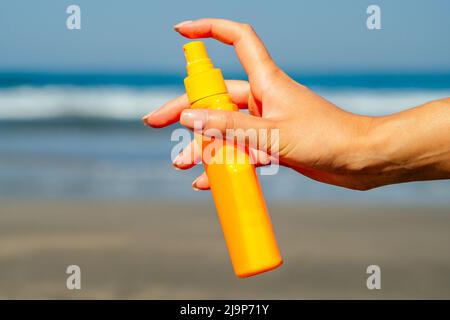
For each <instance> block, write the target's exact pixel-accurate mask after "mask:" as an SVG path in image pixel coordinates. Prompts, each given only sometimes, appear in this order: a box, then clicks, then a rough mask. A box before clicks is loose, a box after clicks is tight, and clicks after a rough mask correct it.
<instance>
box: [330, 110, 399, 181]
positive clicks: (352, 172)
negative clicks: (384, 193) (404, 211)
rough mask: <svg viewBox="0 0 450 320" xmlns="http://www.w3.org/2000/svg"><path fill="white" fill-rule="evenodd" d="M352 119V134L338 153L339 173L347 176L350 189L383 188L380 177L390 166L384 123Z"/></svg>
mask: <svg viewBox="0 0 450 320" xmlns="http://www.w3.org/2000/svg"><path fill="white" fill-rule="evenodd" d="M354 117H355V118H354V119H353V121H352V127H353V130H352V131H351V133H350V135H349V138H348V139H347V140H348V141H347V143H346V144H345V145H344V147H343V148H342V149H341V156H340V159H341V160H340V161H339V163H340V165H339V168H338V170H339V173H340V174H343V175H346V176H348V181H349V182H350V184H351V186H350V187H351V188H353V189H358V190H368V189H372V188H375V187H379V186H381V185H384V184H387V182H386V181H384V180H385V179H384V178H383V177H384V173H386V172H387V171H389V170H390V168H391V167H392V166H393V165H394V163H393V161H394V160H393V158H392V157H391V151H390V150H389V149H390V146H389V145H388V144H389V141H390V140H391V139H390V138H389V133H388V132H386V131H385V130H384V129H382V127H384V126H385V124H386V121H387V119H384V118H382V117H369V116H356V115H355V116H354ZM392 149H395V147H394V148H392ZM394 153H395V152H394Z"/></svg>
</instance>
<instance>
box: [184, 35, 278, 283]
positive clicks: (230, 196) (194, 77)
mask: <svg viewBox="0 0 450 320" xmlns="http://www.w3.org/2000/svg"><path fill="white" fill-rule="evenodd" d="M183 50H184V54H185V57H186V60H187V66H186V69H187V74H188V76H187V77H186V78H185V79H184V85H185V87H186V93H187V95H188V98H189V101H190V103H191V108H208V109H217V110H228V111H238V107H237V106H236V105H235V104H234V103H233V102H232V100H231V98H230V95H229V94H228V91H227V88H226V86H225V82H224V79H223V76H222V72H221V71H220V69H218V68H214V66H213V64H212V62H211V60H210V59H209V57H208V54H207V52H206V48H205V45H204V43H203V42H201V41H193V42H190V43H187V44H186V45H184V47H183ZM196 141H197V142H200V143H201V144H200V145H201V146H202V149H203V150H205V148H206V147H207V146H208V144H210V143H213V142H211V140H207V139H206V138H203V137H202V136H201V135H198V134H196ZM216 142H217V141H216ZM219 142H220V147H219V148H222V150H220V152H219V151H216V152H215V153H214V155H213V157H217V159H209V161H205V158H203V164H204V167H205V171H206V174H207V176H208V180H209V184H210V186H211V193H212V196H213V199H214V203H215V206H216V209H217V213H218V216H219V220H220V224H221V226H222V230H223V234H224V237H225V241H226V244H227V247H228V251H229V254H230V258H231V262H232V264H233V269H234V272H235V274H236V275H237V276H238V277H249V276H252V275H255V274H259V273H262V272H265V271H269V270H272V269H274V268H276V267H278V266H279V265H281V264H282V262H283V260H282V258H281V255H280V252H279V249H278V246H277V242H276V239H275V235H274V232H273V228H272V224H271V222H270V217H269V213H268V211H267V208H266V204H265V201H264V196H263V194H262V191H261V187H260V184H259V181H258V177H257V175H256V171H255V167H254V165H253V164H252V162H251V160H250V155H249V153H248V149H245V148H242V147H239V146H237V145H235V144H233V142H226V141H225V140H219ZM216 145H217V144H216ZM230 152H231V153H232V154H233V156H232V157H225V156H224V155H227V154H230ZM218 157H221V158H220V159H219V158H218ZM220 160H223V161H220Z"/></svg>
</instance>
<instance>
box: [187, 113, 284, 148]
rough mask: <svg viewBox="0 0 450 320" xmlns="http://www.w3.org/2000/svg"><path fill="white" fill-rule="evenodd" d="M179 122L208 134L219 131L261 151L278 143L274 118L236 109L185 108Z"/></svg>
mask: <svg viewBox="0 0 450 320" xmlns="http://www.w3.org/2000/svg"><path fill="white" fill-rule="evenodd" d="M180 123H181V124H182V125H183V126H185V127H187V128H189V129H191V130H194V131H195V132H197V133H202V134H203V135H205V136H214V137H217V136H218V134H219V135H221V138H226V139H227V140H233V141H234V140H235V139H237V140H238V141H245V143H246V144H247V145H249V146H251V147H252V148H254V149H258V150H264V151H270V149H271V146H273V145H274V143H278V141H272V140H273V139H274V138H276V137H278V129H277V128H276V122H275V121H273V120H269V119H264V118H260V117H255V116H252V115H249V114H245V113H241V112H237V111H224V110H208V109H186V110H184V111H183V112H182V113H181V117H180ZM274 131H277V132H276V134H274Z"/></svg>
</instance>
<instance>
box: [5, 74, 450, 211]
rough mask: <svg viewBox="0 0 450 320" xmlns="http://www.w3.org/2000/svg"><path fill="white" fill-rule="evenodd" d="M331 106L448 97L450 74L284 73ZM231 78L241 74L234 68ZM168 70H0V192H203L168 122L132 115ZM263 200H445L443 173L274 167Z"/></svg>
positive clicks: (169, 77)
mask: <svg viewBox="0 0 450 320" xmlns="http://www.w3.org/2000/svg"><path fill="white" fill-rule="evenodd" d="M291 76H293V78H295V79H296V80H299V81H301V82H302V83H304V84H306V85H308V86H310V87H311V88H312V89H313V90H315V91H316V92H317V93H319V94H320V95H322V96H324V97H325V98H327V99H328V100H330V101H332V102H333V103H335V104H337V105H339V106H340V107H342V108H344V109H346V110H348V111H351V112H355V113H360V114H367V115H383V114H389V113H393V112H398V111H401V110H404V109H407V108H410V107H413V106H417V105H420V104H422V103H425V102H427V101H430V100H434V99H439V98H443V97H449V96H450V74H331V75H329V74H321V75H308V74H307V75H295V74H294V75H291ZM238 78H241V79H242V78H243V77H242V76H239V75H238ZM182 83H183V78H182V76H181V75H174V74H112V73H109V74H82V73H72V74H65V73H13V72H9V73H0V200H8V199H14V200H22V199H33V200H36V199H38V200H39V199H43V200H48V199H52V200H57V199H71V200H77V199H80V200H96V199H102V200H130V201H132V200H140V199H145V200H148V199H150V200H152V199H155V200H161V199H163V200H171V201H177V200H182V201H191V200H192V201H206V200H205V199H210V195H209V193H208V192H195V191H193V190H192V189H191V182H192V180H193V179H194V178H195V177H196V175H198V174H200V173H201V166H197V167H196V168H194V169H192V170H189V171H176V170H174V169H173V167H172V165H171V162H170V152H171V149H172V147H173V146H174V145H175V144H176V142H172V141H171V139H170V136H171V132H172V130H173V129H174V128H176V127H177V125H174V126H172V127H170V128H165V129H159V130H157V129H151V128H148V127H145V126H144V125H143V124H142V122H141V117H142V116H143V115H145V114H147V113H149V112H150V111H152V110H154V109H156V108H157V107H159V106H160V105H162V104H163V103H164V102H165V101H167V100H168V99H170V98H173V97H176V96H177V95H179V94H181V93H183V86H182ZM261 181H262V184H263V189H264V192H265V195H266V198H267V200H268V201H270V202H274V203H276V202H324V201H332V202H336V201H337V202H343V203H376V204H378V203H388V204H399V205H402V204H408V205H411V204H412V205H419V206H420V205H424V206H429V205H430V204H432V205H437V206H450V181H448V180H447V181H445V180H443V181H432V182H417V183H409V184H400V185H393V186H386V187H382V188H378V189H374V190H370V191H365V192H360V191H352V190H345V189H343V188H339V187H334V186H327V185H324V184H321V183H318V182H315V181H312V180H310V179H308V178H305V177H303V176H301V175H299V174H297V173H295V172H294V171H292V170H290V169H287V168H282V169H281V170H280V171H279V173H278V174H276V175H274V176H262V177H261Z"/></svg>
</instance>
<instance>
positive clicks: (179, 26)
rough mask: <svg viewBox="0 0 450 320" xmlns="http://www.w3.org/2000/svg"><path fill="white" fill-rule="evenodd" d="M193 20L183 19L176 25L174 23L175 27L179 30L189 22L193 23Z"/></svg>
mask: <svg viewBox="0 0 450 320" xmlns="http://www.w3.org/2000/svg"><path fill="white" fill-rule="evenodd" d="M191 22H192V20H186V21H182V22H180V23H177V24H176V25H174V26H173V28H174V29H175V30H177V31H178V29H180V28H181V27H182V26H184V25H186V24H188V23H191Z"/></svg>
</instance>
